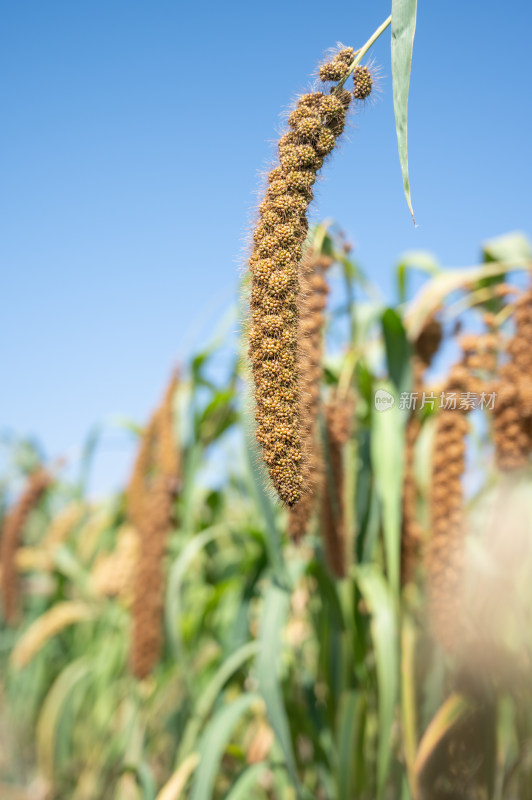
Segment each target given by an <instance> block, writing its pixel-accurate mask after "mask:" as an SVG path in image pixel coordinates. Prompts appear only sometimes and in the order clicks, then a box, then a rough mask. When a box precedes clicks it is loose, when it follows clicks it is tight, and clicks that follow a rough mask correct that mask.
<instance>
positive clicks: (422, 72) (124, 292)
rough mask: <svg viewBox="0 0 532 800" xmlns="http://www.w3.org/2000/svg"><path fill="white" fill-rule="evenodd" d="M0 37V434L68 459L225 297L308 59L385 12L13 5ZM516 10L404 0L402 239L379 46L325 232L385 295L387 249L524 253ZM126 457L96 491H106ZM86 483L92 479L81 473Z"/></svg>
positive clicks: (518, 5) (331, 170)
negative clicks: (378, 84) (376, 68)
mask: <svg viewBox="0 0 532 800" xmlns="http://www.w3.org/2000/svg"><path fill="white" fill-rule="evenodd" d="M0 7H1V25H0V107H1V110H2V124H1V125H0V159H1V171H0V227H1V232H0V270H1V278H0V297H1V314H0V320H1V321H0V328H1V330H0V350H1V352H0V357H1V364H2V388H1V392H0V428H1V430H2V431H6V430H13V431H15V432H17V433H19V434H21V435H27V434H32V433H33V434H37V435H38V437H39V438H40V439H41V441H42V443H43V444H44V446H45V449H46V452H47V454H48V455H49V456H52V457H53V456H56V455H60V454H62V453H73V452H75V451H76V449H77V448H79V446H80V445H81V443H82V441H83V439H84V437H85V435H86V433H87V431H88V429H89V427H90V426H91V425H92V424H93V423H94V422H97V421H100V420H102V419H105V418H108V417H109V416H110V415H113V414H120V415H123V416H126V417H128V418H132V419H135V420H138V421H142V420H143V419H145V417H146V415H147V414H148V413H149V411H150V409H151V408H152V407H153V405H154V403H155V402H156V400H157V398H158V396H159V394H160V393H161V391H162V387H163V385H164V383H165V381H166V379H167V376H168V373H169V370H170V367H171V365H172V364H174V363H175V362H176V361H179V360H184V359H185V358H186V356H187V354H189V353H190V352H191V351H192V349H193V347H194V346H196V344H198V343H201V342H204V341H205V336H206V335H207V334H208V333H209V331H210V330H211V329H212V327H213V324H214V322H215V321H216V320H218V319H219V318H220V316H221V315H222V313H223V311H224V309H227V307H228V305H229V304H230V303H231V301H232V300H233V299H234V298H235V295H236V286H237V278H238V275H239V273H240V270H241V268H242V253H243V248H244V242H245V237H246V233H247V229H248V223H249V218H250V212H251V210H252V208H253V204H254V203H255V191H256V188H257V185H258V178H257V175H258V171H259V170H260V169H262V168H264V167H266V166H267V165H268V163H269V159H270V158H271V157H272V153H273V147H272V142H273V141H274V140H275V137H276V131H277V130H278V129H279V124H280V117H279V114H280V111H281V110H282V109H283V108H285V107H286V105H287V104H288V102H289V101H290V99H291V98H292V97H293V96H294V95H295V94H296V93H297V92H298V91H300V90H302V89H305V88H306V86H307V84H308V78H307V76H308V75H309V74H310V73H311V72H312V71H313V70H314V69H315V66H316V63H317V62H318V60H319V59H320V57H321V54H322V53H323V51H324V50H326V49H327V48H329V47H331V46H332V45H334V44H335V43H336V42H337V41H342V42H343V43H344V44H346V45H354V46H360V45H361V44H362V43H363V42H364V41H365V40H366V39H367V38H368V36H369V35H370V34H371V33H372V31H373V30H374V29H375V28H376V27H377V26H378V25H379V24H380V22H381V21H382V20H383V19H384V18H385V17H386V16H387V15H388V13H389V11H390V4H389V2H380V0H379V1H378V2H368V1H366V2H364V3H362V2H358V1H356V0H354V1H352V2H349V3H344V4H342V3H340V4H335V5H332V6H331V5H326V4H325V5H324V4H323V3H318V2H315V1H314V0H305V2H302V1H300V0H294V2H286V0H283V1H282V2H280V0H270V2H269V3H248V2H232V3H231V2H226V3H208V2H207V3H205V2H204V3H187V2H177V0H174V1H173V2H163V0H152V1H151V2H147V0H144V2H138V1H137V0H91V2H87V0H85V2H82V0H79V1H78V2H68V0H63V1H62V2H58V1H57V0H46V2H43V0H25V2H23V3H21V2H18V3H17V2H6V0H4V2H1V3H0ZM531 23H532V10H531V7H530V5H529V4H528V3H525V2H524V0H523V2H510V3H507V4H504V5H503V4H501V3H495V2H469V3H464V2H463V1H462V2H457V0H450V1H449V2H446V3H435V2H429V1H428V0H420V3H419V12H418V27H417V33H416V41H415V45H414V59H413V65H412V86H411V96H410V107H409V125H410V169H411V183H412V191H413V200H414V206H415V210H416V216H417V221H418V224H419V227H418V228H417V229H414V227H413V225H412V223H411V220H410V217H409V213H408V210H407V207H406V204H405V202H404V199H403V193H402V184H401V177H400V173H399V166H398V159H397V154H396V141H395V132H394V122H393V108H392V97H391V78H390V63H389V49H390V37H389V32H388V33H387V34H385V36H384V37H383V38H382V39H381V41H380V42H379V43H378V45H377V47H375V48H374V56H375V58H376V60H377V62H378V63H379V64H380V65H381V66H382V71H383V74H384V79H383V92H382V95H381V99H380V101H379V102H378V103H377V105H375V106H374V107H369V108H367V109H365V110H364V111H363V113H361V114H360V115H359V116H358V118H357V119H356V121H355V126H354V127H352V128H351V130H350V132H349V139H350V141H346V142H345V144H344V146H343V147H342V148H341V151H340V152H339V153H338V154H337V155H336V156H335V158H334V160H333V161H332V162H331V163H330V164H329V165H328V166H327V167H326V169H325V175H324V180H323V182H322V183H321V185H320V188H319V192H318V193H317V201H316V202H315V206H314V211H313V215H314V219H318V218H320V217H322V216H327V217H333V218H335V219H336V220H337V221H338V222H339V223H340V224H341V226H342V227H343V228H344V229H345V230H346V231H347V232H348V234H349V236H350V237H351V239H352V240H353V241H354V242H355V243H356V246H357V255H358V258H359V260H360V261H361V263H362V264H363V266H364V267H365V268H366V270H367V271H368V272H369V273H370V274H371V275H372V277H373V278H374V279H376V280H377V281H378V282H379V283H380V284H381V285H382V287H383V289H384V290H385V291H386V292H388V293H389V292H390V287H391V285H392V284H391V277H390V276H391V270H392V266H393V263H394V261H395V259H396V256H397V255H398V254H399V253H400V252H401V251H403V250H405V249H410V248H423V249H430V250H432V251H434V252H435V253H436V254H437V255H438V257H439V258H440V259H441V261H442V262H443V263H445V264H449V265H451V264H456V265H458V264H468V263H474V262H475V260H476V257H477V252H478V245H479V243H480V242H481V241H482V240H483V239H484V238H487V237H491V236H495V235H497V234H500V233H504V232H506V231H509V230H512V229H521V230H524V231H525V232H526V233H528V234H529V235H531V234H532V224H531V223H532V215H531V211H532V197H531V185H532V180H531V178H532V159H531V157H530V137H531V134H530V131H531V130H532V115H531V105H530V95H531V78H532V67H531V62H530V50H529V45H530V30H531ZM125 450H127V439H126V438H125V436H124V435H119V434H116V437H115V439H113V437H112V436H111V438H110V439H109V440H108V441H107V444H106V445H105V447H104V451H105V452H104V453H103V454H102V456H101V461H100V462H99V469H100V472H99V474H98V475H97V476H96V484H95V485H96V486H97V487H100V488H105V487H109V486H110V485H116V484H117V483H119V482H120V481H121V480H123V478H124V474H125V472H124V471H125V469H126V467H125V464H126V461H125V456H124V453H125ZM97 466H98V465H97Z"/></svg>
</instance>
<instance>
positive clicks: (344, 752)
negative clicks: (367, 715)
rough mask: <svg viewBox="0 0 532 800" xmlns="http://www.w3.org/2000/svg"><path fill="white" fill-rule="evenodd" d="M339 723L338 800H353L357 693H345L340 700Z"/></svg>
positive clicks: (357, 712) (357, 714) (357, 709)
mask: <svg viewBox="0 0 532 800" xmlns="http://www.w3.org/2000/svg"><path fill="white" fill-rule="evenodd" d="M338 716H339V723H338V767H337V784H338V800H351V798H352V797H353V787H354V780H355V773H354V767H355V765H356V759H355V757H354V755H355V747H356V733H357V722H358V717H359V697H358V694H357V692H344V693H343V694H342V697H341V698H340V709H339V715H338Z"/></svg>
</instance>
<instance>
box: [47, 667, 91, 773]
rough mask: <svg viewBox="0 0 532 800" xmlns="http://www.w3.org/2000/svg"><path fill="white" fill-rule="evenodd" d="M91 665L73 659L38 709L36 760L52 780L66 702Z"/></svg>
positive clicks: (88, 673) (89, 672)
mask: <svg viewBox="0 0 532 800" xmlns="http://www.w3.org/2000/svg"><path fill="white" fill-rule="evenodd" d="M91 670H92V665H91V662H90V660H89V659H88V658H87V657H86V656H82V657H81V658H77V659H76V660H75V661H72V662H71V663H70V664H68V666H66V667H65V668H64V670H63V671H62V672H60V673H59V675H58V677H57V678H56V679H55V681H54V683H53V684H52V687H51V689H50V691H49V692H48V694H47V695H46V698H45V700H44V702H43V704H42V707H41V713H40V714H39V719H38V721H37V730H36V744H37V761H38V764H39V769H40V771H41V773H42V774H43V775H44V776H46V777H47V778H49V779H50V780H52V779H53V774H54V765H55V751H56V746H57V736H58V732H59V728H60V724H61V719H62V716H63V714H65V713H66V711H67V702H68V700H69V698H70V697H71V694H72V692H73V691H74V690H75V688H76V687H77V686H78V684H80V683H82V682H83V681H84V680H86V679H87V678H88V677H90V674H91Z"/></svg>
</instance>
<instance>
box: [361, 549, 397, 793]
mask: <svg viewBox="0 0 532 800" xmlns="http://www.w3.org/2000/svg"><path fill="white" fill-rule="evenodd" d="M356 576H357V582H358V586H359V588H360V591H361V592H362V595H363V597H364V600H365V601H366V603H367V606H368V608H369V610H370V613H371V631H372V637H373V643H374V647H375V658H376V666H377V684H378V709H379V745H378V753H377V790H378V797H379V798H380V797H382V796H383V792H384V789H385V785H386V778H387V775H388V770H389V766H390V757H391V734H392V724H393V719H394V713H395V704H396V702H397V696H398V689H399V663H398V662H399V656H398V633H397V616H396V613H395V602H394V598H393V595H392V592H391V591H390V587H389V586H388V584H387V583H386V581H385V579H384V577H383V576H382V574H381V573H380V571H379V570H378V569H377V567H376V566H374V565H370V564H367V565H364V566H361V567H358V568H357V571H356Z"/></svg>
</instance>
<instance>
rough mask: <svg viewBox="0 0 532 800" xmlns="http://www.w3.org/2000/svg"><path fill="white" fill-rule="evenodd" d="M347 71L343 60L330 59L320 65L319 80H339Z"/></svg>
mask: <svg viewBox="0 0 532 800" xmlns="http://www.w3.org/2000/svg"><path fill="white" fill-rule="evenodd" d="M347 72H348V65H347V64H345V63H344V62H343V61H340V60H339V61H330V62H329V63H328V64H322V66H321V67H320V71H319V75H320V80H321V81H323V82H324V83H326V82H327V81H341V80H342V79H343V78H345V76H346V75H347Z"/></svg>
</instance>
